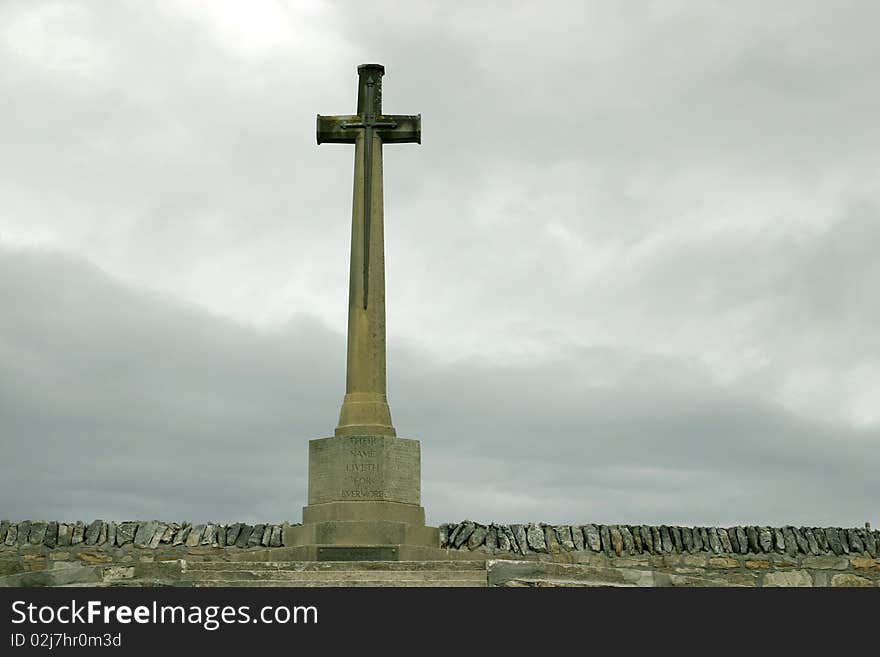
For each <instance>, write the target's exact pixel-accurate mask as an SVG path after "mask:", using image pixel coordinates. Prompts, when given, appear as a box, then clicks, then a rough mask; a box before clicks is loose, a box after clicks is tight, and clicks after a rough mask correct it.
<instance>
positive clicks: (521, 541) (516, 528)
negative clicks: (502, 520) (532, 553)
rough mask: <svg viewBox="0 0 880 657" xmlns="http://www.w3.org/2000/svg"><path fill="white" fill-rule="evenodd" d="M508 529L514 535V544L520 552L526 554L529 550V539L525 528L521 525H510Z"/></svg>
mask: <svg viewBox="0 0 880 657" xmlns="http://www.w3.org/2000/svg"><path fill="white" fill-rule="evenodd" d="M510 530H511V531H512V532H513V535H514V536H515V537H516V544H517V546H519V552H520V554H526V553H527V552H528V551H529V541H528V537H527V535H526V528H525V527H524V526H523V525H519V524H517V525H511V526H510Z"/></svg>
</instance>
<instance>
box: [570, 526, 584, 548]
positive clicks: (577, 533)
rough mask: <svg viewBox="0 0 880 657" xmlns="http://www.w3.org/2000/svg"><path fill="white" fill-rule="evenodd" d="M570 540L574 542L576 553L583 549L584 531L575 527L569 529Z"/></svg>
mask: <svg viewBox="0 0 880 657" xmlns="http://www.w3.org/2000/svg"><path fill="white" fill-rule="evenodd" d="M571 540H572V541H573V542H574V549H575V550H577V551H578V552H581V551H583V549H584V530H583V529H581V528H580V527H578V526H577V525H575V526H573V527H572V528H571Z"/></svg>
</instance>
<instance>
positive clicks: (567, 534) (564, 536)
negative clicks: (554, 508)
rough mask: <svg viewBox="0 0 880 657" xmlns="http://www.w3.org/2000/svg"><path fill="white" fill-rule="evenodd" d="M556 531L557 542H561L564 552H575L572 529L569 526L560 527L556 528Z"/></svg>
mask: <svg viewBox="0 0 880 657" xmlns="http://www.w3.org/2000/svg"><path fill="white" fill-rule="evenodd" d="M554 531H555V532H556V540H557V541H559V544H560V545H561V546H562V549H563V550H567V551H568V552H571V551H572V550H574V539H573V538H572V535H571V527H570V526H569V525H560V526H559V527H555V528H554Z"/></svg>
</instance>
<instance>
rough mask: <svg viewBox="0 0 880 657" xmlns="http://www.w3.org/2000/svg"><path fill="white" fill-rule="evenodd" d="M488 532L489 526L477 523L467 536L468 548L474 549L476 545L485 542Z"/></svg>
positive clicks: (478, 545)
mask: <svg viewBox="0 0 880 657" xmlns="http://www.w3.org/2000/svg"><path fill="white" fill-rule="evenodd" d="M488 533H489V528H488V527H484V526H483V525H477V526H476V527H474V531H472V532H471V535H470V536H469V537H468V540H467V546H468V550H476V549H477V548H478V547H480V546H481V545H483V543H485V542H486V534H488Z"/></svg>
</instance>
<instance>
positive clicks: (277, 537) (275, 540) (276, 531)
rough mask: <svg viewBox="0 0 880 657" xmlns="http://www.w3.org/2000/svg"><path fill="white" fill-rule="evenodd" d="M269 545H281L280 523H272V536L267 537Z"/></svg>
mask: <svg viewBox="0 0 880 657" xmlns="http://www.w3.org/2000/svg"><path fill="white" fill-rule="evenodd" d="M269 547H281V525H272V536H271V537H270V538H269Z"/></svg>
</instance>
